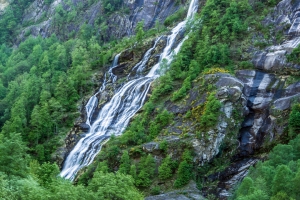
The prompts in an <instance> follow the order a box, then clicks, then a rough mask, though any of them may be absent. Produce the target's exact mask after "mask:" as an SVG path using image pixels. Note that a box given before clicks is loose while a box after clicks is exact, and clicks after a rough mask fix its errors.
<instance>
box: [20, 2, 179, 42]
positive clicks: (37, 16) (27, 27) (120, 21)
mask: <svg viewBox="0 0 300 200" xmlns="http://www.w3.org/2000/svg"><path fill="white" fill-rule="evenodd" d="M178 8H179V6H178V5H177V4H176V3H175V1H174V0H163V1H159V2H158V3H157V2H156V0H150V1H139V0H136V1H130V0H127V1H124V3H123V5H122V8H121V9H120V10H117V11H115V12H113V13H107V12H105V10H104V7H103V5H102V4H101V1H82V0H73V1H70V2H69V3H66V2H65V1H63V0H55V1H53V2H52V3H51V4H47V3H45V1H44V0H36V1H34V2H33V3H32V4H31V5H30V6H29V8H27V9H26V11H25V14H24V16H23V19H22V26H21V28H20V34H19V36H18V38H17V40H16V44H18V43H20V42H21V41H23V40H24V39H25V38H27V37H28V36H29V35H33V36H38V35H41V36H42V37H49V36H51V34H56V35H58V36H59V37H61V38H62V39H68V38H72V37H74V36H77V35H78V32H79V30H80V28H81V27H82V25H84V24H88V25H90V26H92V27H98V30H97V33H96V34H98V35H100V36H101V39H102V40H105V41H107V40H110V39H120V38H122V37H124V36H131V35H134V34H135V27H136V25H137V23H138V22H140V21H144V27H145V29H146V30H147V29H150V28H152V27H154V26H155V22H156V21H158V22H159V23H161V24H162V23H163V22H164V20H165V19H166V18H167V17H168V16H169V15H171V14H173V13H174V12H175V11H176V10H178ZM56 10H60V11H59V12H56ZM59 21H63V22H64V25H63V27H59Z"/></svg>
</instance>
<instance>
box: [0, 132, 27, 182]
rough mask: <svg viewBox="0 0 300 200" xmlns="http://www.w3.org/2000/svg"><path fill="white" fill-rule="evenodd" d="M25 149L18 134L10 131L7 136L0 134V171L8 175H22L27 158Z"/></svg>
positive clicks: (23, 174) (24, 172) (25, 169)
mask: <svg viewBox="0 0 300 200" xmlns="http://www.w3.org/2000/svg"><path fill="white" fill-rule="evenodd" d="M26 151H27V147H26V145H25V143H24V142H23V141H22V138H21V135H20V134H18V133H10V134H8V136H7V137H3V135H0V155H1V156H0V171H1V172H4V173H6V174H7V175H8V176H21V177H24V176H25V175H26V173H27V163H28V158H29V156H28V155H27V153H26Z"/></svg>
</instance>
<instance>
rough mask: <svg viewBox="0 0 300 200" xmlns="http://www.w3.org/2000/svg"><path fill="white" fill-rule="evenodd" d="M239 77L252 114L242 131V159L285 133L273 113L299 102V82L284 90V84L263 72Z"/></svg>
mask: <svg viewBox="0 0 300 200" xmlns="http://www.w3.org/2000/svg"><path fill="white" fill-rule="evenodd" d="M236 75H237V77H238V78H239V79H240V80H241V81H243V82H244V84H245V87H244V89H243V94H244V95H245V96H246V97H247V107H248V109H249V113H248V115H247V116H246V118H245V120H244V122H243V124H242V129H241V130H240V150H241V152H240V153H241V155H251V154H252V153H253V152H254V150H255V149H258V148H260V147H261V145H262V144H263V142H265V141H266V140H267V139H266V138H269V139H268V140H273V139H274V137H275V136H276V135H277V136H278V135H281V134H282V132H283V127H282V125H279V124H278V123H277V120H278V117H279V118H280V117H283V116H278V117H276V116H274V114H273V113H276V112H277V111H279V112H280V111H285V110H288V109H290V108H291V105H292V102H293V101H299V99H300V94H299V92H300V91H299V86H300V83H299V82H297V83H295V84H292V85H290V86H288V87H287V88H285V89H284V88H283V86H284V81H282V80H280V79H278V78H276V77H275V75H273V74H268V73H266V72H261V71H253V70H241V71H238V72H237V74H236Z"/></svg>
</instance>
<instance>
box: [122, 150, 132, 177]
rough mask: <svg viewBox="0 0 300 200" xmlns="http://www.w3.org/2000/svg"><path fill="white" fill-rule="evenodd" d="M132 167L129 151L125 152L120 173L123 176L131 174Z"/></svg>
mask: <svg viewBox="0 0 300 200" xmlns="http://www.w3.org/2000/svg"><path fill="white" fill-rule="evenodd" d="M130 166H131V165H130V158H129V154H128V151H124V152H123V155H122V157H121V165H120V167H119V172H120V173H123V174H129V172H130Z"/></svg>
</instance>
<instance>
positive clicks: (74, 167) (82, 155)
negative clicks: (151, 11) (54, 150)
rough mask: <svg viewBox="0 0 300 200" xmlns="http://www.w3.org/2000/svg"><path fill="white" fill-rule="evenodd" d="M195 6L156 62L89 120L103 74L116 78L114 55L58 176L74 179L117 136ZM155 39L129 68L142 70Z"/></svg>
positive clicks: (171, 50)
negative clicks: (85, 127)
mask: <svg viewBox="0 0 300 200" xmlns="http://www.w3.org/2000/svg"><path fill="white" fill-rule="evenodd" d="M197 9H198V0H191V3H190V6H189V10H188V14H187V18H186V20H184V21H183V22H181V23H179V24H178V25H177V26H176V27H175V28H174V29H173V30H172V33H171V34H170V35H169V36H168V38H167V45H166V47H165V48H164V50H163V52H162V54H161V56H160V59H159V63H157V64H156V65H154V66H153V67H152V69H151V70H150V72H149V73H148V74H147V75H146V76H143V75H141V74H140V75H139V76H138V77H137V78H136V79H133V80H131V81H129V82H127V83H126V84H125V85H124V86H123V87H122V88H120V89H119V90H118V92H117V93H116V94H115V95H114V96H113V97H112V99H111V100H110V101H109V102H108V103H106V104H105V105H104V106H103V108H102V109H101V110H100V112H99V114H98V116H97V118H96V120H95V121H93V122H91V116H92V115H93V112H94V109H95V107H96V106H97V104H98V99H97V97H96V95H97V94H98V93H101V92H102V91H103V90H104V89H105V85H106V82H107V80H106V79H107V78H109V79H111V80H112V81H115V80H116V78H117V77H116V76H115V75H114V74H113V73H112V69H113V68H114V67H116V66H117V62H118V56H116V57H115V59H114V63H113V64H112V66H111V67H110V69H109V70H108V73H107V74H106V75H105V80H104V83H103V85H102V87H101V88H100V90H99V92H98V93H96V94H95V95H94V96H92V97H91V98H90V100H89V101H88V103H87V105H86V112H87V116H88V117H87V121H86V124H88V125H89V126H90V130H89V132H88V133H87V134H86V135H85V136H84V137H83V138H81V139H80V140H79V142H78V143H77V144H76V146H75V147H74V149H73V150H72V151H71V152H70V154H69V155H68V157H67V158H66V160H65V161H64V166H63V169H62V171H61V173H60V176H61V177H64V178H66V179H70V180H74V178H75V176H76V174H77V172H78V171H79V170H80V169H82V168H83V167H85V166H87V165H89V164H91V163H92V162H93V160H94V158H95V157H96V155H97V154H98V153H99V151H100V150H101V147H102V145H103V144H104V143H105V142H106V141H108V139H109V138H110V136H111V135H116V136H117V135H120V134H122V133H123V131H124V130H125V128H126V127H127V125H128V123H129V121H130V118H131V117H133V116H134V115H135V113H136V112H137V111H138V110H139V109H140V108H141V107H142V106H143V104H144V101H145V98H146V95H147V93H148V91H149V88H150V85H151V83H152V81H153V80H154V79H156V78H157V77H159V75H160V74H161V73H160V72H159V70H160V66H161V61H163V60H166V63H167V64H169V63H170V62H171V61H172V57H173V55H174V54H177V52H178V51H179V50H180V47H181V45H182V43H183V41H184V40H185V39H186V38H184V39H183V40H182V41H181V42H180V43H179V44H177V45H176V37H177V35H178V34H180V32H181V31H182V30H183V29H184V28H185V26H186V23H187V20H188V19H189V18H192V17H193V16H194V14H195V13H196V12H197ZM158 40H159V39H157V40H156V42H155V44H154V46H153V47H151V48H150V49H149V50H148V51H147V52H146V53H145V55H144V57H143V59H142V61H141V62H139V63H138V64H137V65H136V66H135V67H134V68H133V69H135V70H136V69H137V70H138V71H137V72H141V71H143V69H144V68H145V64H146V63H147V62H148V60H149V58H150V55H151V52H152V50H153V49H154V48H155V46H156V44H157V42H158Z"/></svg>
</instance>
